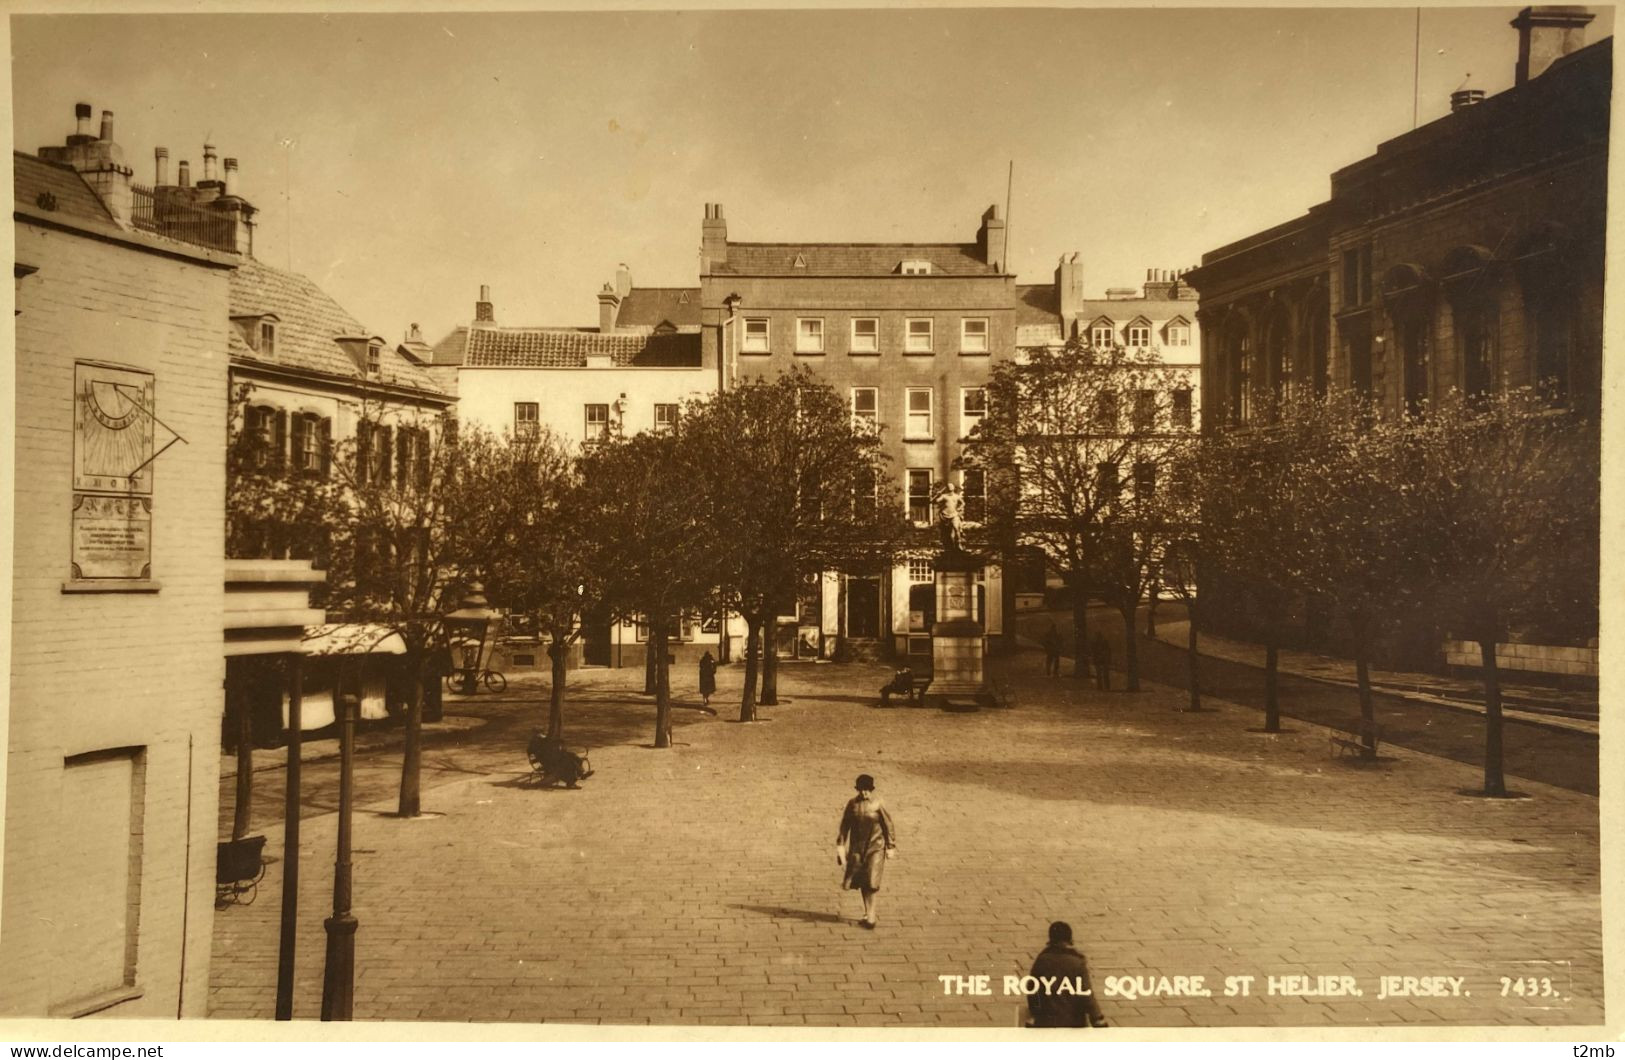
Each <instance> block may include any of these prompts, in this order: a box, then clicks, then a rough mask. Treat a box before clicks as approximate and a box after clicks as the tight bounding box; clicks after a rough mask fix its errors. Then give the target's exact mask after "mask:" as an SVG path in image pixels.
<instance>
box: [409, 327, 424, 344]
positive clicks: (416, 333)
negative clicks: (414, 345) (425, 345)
mask: <svg viewBox="0 0 1625 1060" xmlns="http://www.w3.org/2000/svg"><path fill="white" fill-rule="evenodd" d="M406 341H407V342H422V341H423V329H422V328H420V327H418V326H417V325H416V324H413V325H412V326H411V327H409V328H407V329H406Z"/></svg>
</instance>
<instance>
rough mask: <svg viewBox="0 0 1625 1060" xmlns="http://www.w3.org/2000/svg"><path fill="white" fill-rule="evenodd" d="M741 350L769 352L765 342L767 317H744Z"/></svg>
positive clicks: (746, 351)
mask: <svg viewBox="0 0 1625 1060" xmlns="http://www.w3.org/2000/svg"><path fill="white" fill-rule="evenodd" d="M742 352H744V353H767V352H769V347H768V344H767V318H766V317H746V318H745V344H744V346H743V347H742Z"/></svg>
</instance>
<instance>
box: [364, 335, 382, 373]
mask: <svg viewBox="0 0 1625 1060" xmlns="http://www.w3.org/2000/svg"><path fill="white" fill-rule="evenodd" d="M383 364H384V346H383V343H380V342H369V343H367V374H368V375H377V374H378V372H379V370H380V369H382V368H383Z"/></svg>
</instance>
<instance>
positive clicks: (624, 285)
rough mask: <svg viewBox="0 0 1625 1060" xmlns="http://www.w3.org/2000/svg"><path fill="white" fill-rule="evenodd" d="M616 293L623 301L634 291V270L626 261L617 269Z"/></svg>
mask: <svg viewBox="0 0 1625 1060" xmlns="http://www.w3.org/2000/svg"><path fill="white" fill-rule="evenodd" d="M615 293H616V294H617V295H619V296H620V298H621V300H622V301H625V300H626V296H627V295H629V294H631V293H632V270H631V269H630V268H628V267H627V264H626V262H624V261H623V262H621V264H620V265H619V266H618V267H617V268H616V269H615Z"/></svg>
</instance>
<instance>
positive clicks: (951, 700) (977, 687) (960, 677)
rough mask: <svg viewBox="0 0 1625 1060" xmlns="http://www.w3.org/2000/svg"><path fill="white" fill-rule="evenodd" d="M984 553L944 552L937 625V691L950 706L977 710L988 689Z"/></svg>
mask: <svg viewBox="0 0 1625 1060" xmlns="http://www.w3.org/2000/svg"><path fill="white" fill-rule="evenodd" d="M982 566H983V559H982V557H980V556H975V555H971V554H970V553H968V552H948V553H944V554H943V555H942V556H941V557H940V558H939V559H938V560H937V563H936V568H937V621H936V623H935V624H934V625H933V626H932V627H931V673H932V677H931V690H930V695H931V697H933V698H937V699H942V700H945V701H947V702H946V704H945V705H947V706H949V707H954V706H961V705H962V706H963V707H964V708H965V709H975V704H976V703H977V701H978V700H979V698H980V697H981V696H982V695H983V693H985V692H986V691H987V673H986V670H985V668H984V665H983V655H984V643H985V639H986V638H985V633H986V631H985V630H984V629H983V628H982V623H981V621H980V620H978V619H977V618H976V617H975V604H976V572H977V571H978V570H980V569H981V568H982Z"/></svg>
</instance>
